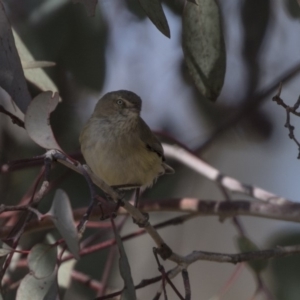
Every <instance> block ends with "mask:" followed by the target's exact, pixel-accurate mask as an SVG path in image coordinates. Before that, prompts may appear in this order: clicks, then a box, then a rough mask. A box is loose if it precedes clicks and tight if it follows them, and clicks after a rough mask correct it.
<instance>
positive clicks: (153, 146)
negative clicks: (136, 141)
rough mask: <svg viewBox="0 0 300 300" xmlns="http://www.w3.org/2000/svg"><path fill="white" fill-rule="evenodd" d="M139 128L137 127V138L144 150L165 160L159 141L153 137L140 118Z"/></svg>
mask: <svg viewBox="0 0 300 300" xmlns="http://www.w3.org/2000/svg"><path fill="white" fill-rule="evenodd" d="M140 120H141V122H140V126H139V137H140V139H141V140H142V142H143V143H144V144H145V146H146V148H147V149H149V150H150V151H153V152H155V153H157V155H158V156H160V157H161V158H162V160H163V161H164V160H165V157H164V149H163V147H162V145H161V143H160V141H159V139H158V138H157V137H156V136H155V135H154V133H153V132H152V131H151V129H150V128H149V126H148V125H147V124H146V123H145V122H144V120H143V119H142V118H140Z"/></svg>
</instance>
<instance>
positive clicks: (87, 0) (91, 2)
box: [72, 0, 98, 17]
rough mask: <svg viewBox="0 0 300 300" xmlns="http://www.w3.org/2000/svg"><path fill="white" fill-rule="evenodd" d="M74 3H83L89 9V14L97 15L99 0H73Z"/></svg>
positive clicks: (91, 15)
mask: <svg viewBox="0 0 300 300" xmlns="http://www.w3.org/2000/svg"><path fill="white" fill-rule="evenodd" d="M72 1H73V3H78V2H80V3H82V4H83V5H84V6H85V8H86V11H87V14H88V16H90V17H93V16H94V15H95V10H96V5H97V2H98V1H97V0H72Z"/></svg>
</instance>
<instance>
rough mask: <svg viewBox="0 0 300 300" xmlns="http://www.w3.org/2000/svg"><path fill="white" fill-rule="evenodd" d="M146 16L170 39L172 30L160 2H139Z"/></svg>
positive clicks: (140, 0)
mask: <svg viewBox="0 0 300 300" xmlns="http://www.w3.org/2000/svg"><path fill="white" fill-rule="evenodd" d="M139 2H140V4H141V6H142V8H143V10H144V11H145V13H146V15H147V16H148V17H149V19H150V20H151V21H152V23H153V24H154V25H155V26H156V28H157V29H158V30H159V31H160V32H161V33H162V34H164V35H165V36H166V37H168V38H170V36H171V35H170V28H169V24H168V21H167V18H166V16H165V13H164V11H163V8H162V5H161V2H160V0H139Z"/></svg>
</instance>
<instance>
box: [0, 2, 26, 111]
mask: <svg viewBox="0 0 300 300" xmlns="http://www.w3.org/2000/svg"><path fill="white" fill-rule="evenodd" d="M0 22H1V23H0V66H1V69H0V86H1V87H2V88H3V89H4V90H5V91H6V92H7V93H8V94H9V95H10V96H11V97H12V99H13V101H14V102H15V103H16V104H17V106H18V107H19V108H20V110H21V111H22V112H23V113H25V112H26V110H27V106H28V105H29V103H30V101H31V96H30V94H29V91H28V88H27V84H26V80H25V77H24V73H23V69H22V65H21V61H20V58H19V55H18V52H17V49H16V46H15V42H14V37H13V34H12V30H11V26H10V24H9V21H8V19H7V16H6V14H5V10H4V6H3V4H2V2H1V1H0Z"/></svg>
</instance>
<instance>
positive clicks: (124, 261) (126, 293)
mask: <svg viewBox="0 0 300 300" xmlns="http://www.w3.org/2000/svg"><path fill="white" fill-rule="evenodd" d="M113 229H114V234H115V238H116V242H117V246H118V248H119V253H120V258H119V269H120V273H121V276H122V278H123V281H124V289H123V292H122V295H121V300H136V299H137V298H136V294H135V288H134V283H133V280H132V276H131V268H130V265H129V262H128V258H127V255H126V252H125V249H124V245H123V242H122V240H121V237H120V235H119V233H118V232H117V230H116V227H115V226H114V224H113Z"/></svg>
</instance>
